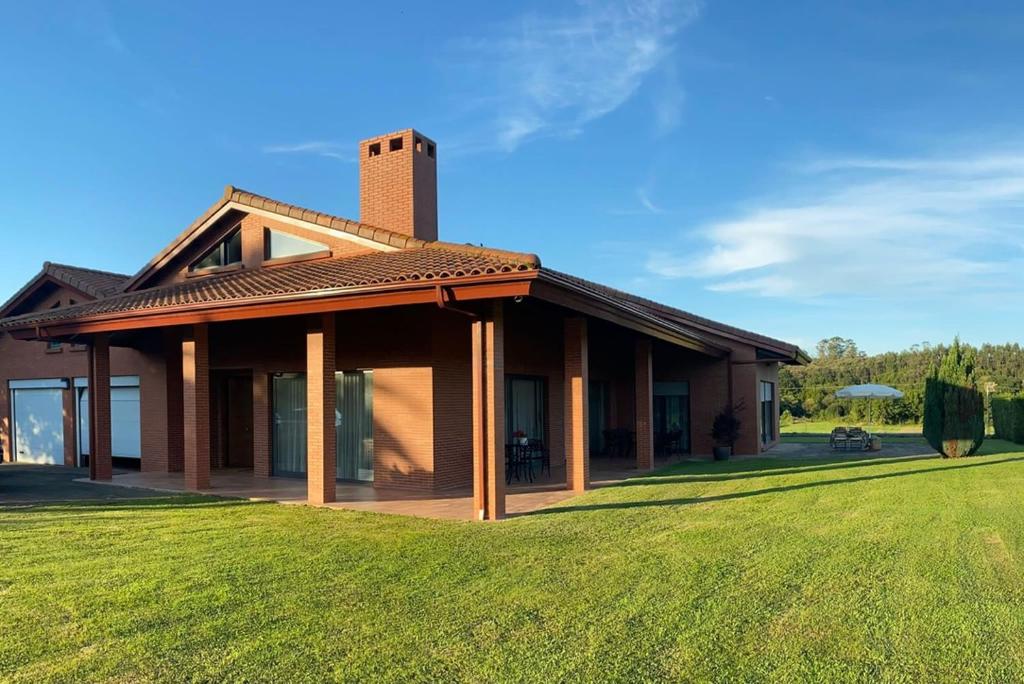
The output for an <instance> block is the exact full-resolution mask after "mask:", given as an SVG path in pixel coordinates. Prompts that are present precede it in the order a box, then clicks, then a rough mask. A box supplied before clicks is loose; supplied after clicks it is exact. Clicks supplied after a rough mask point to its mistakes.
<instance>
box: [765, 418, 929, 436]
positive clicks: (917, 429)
mask: <svg viewBox="0 0 1024 684" xmlns="http://www.w3.org/2000/svg"><path fill="white" fill-rule="evenodd" d="M844 421H845V422H844ZM837 426H843V427H850V426H854V427H858V426H859V427H862V428H865V429H867V421H864V420H861V421H856V420H855V421H852V422H851V421H850V420H849V419H843V418H834V419H832V420H798V421H794V422H792V423H789V424H788V425H783V426H782V427H781V428H779V431H780V432H781V433H782V434H783V435H786V434H793V433H797V434H810V435H827V434H829V433H830V432H832V428H834V427H837ZM871 431H872V432H877V433H879V434H881V435H898V434H908V435H920V434H921V426H920V425H881V424H877V425H872V426H871Z"/></svg>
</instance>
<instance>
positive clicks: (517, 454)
mask: <svg viewBox="0 0 1024 684" xmlns="http://www.w3.org/2000/svg"><path fill="white" fill-rule="evenodd" d="M513 476H514V477H515V478H516V482H519V481H520V480H521V479H522V478H523V476H525V477H526V479H527V480H528V481H530V482H533V463H532V460H531V457H530V451H529V445H527V444H506V445H505V484H511V483H512V477H513Z"/></svg>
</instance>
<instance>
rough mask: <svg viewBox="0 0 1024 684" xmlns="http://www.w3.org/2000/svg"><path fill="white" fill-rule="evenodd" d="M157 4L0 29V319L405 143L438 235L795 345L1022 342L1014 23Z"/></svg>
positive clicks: (985, 12) (14, 11)
mask: <svg viewBox="0 0 1024 684" xmlns="http://www.w3.org/2000/svg"><path fill="white" fill-rule="evenodd" d="M161 5H162V6H158V5H157V3H134V2H120V3H115V2H99V1H95V0H80V1H76V2H56V3H47V4H45V5H42V4H39V3H17V4H16V3H7V4H6V5H5V7H4V8H3V15H2V16H3V21H2V22H0V63H2V64H3V65H4V66H3V68H2V69H0V105H2V106H0V154H2V158H3V162H2V163H0V205H2V206H3V209H4V218H3V224H2V227H0V231H2V235H3V237H4V240H3V243H2V244H3V248H4V250H5V252H6V255H5V256H6V258H4V259H3V264H4V268H3V269H0V292H3V293H5V294H4V297H5V296H6V295H7V294H10V293H13V292H14V291H15V290H16V289H17V288H18V287H20V286H21V285H22V284H23V283H24V282H25V281H26V280H27V279H28V278H30V277H31V276H32V275H33V274H34V273H36V272H37V271H38V269H39V267H40V265H41V263H42V262H43V261H44V260H52V261H60V262H67V263H73V264H77V265H82V266H91V267H95V268H103V269H110V270H115V271H122V272H126V273H127V272H134V271H135V270H137V269H138V268H139V267H140V266H141V265H142V264H143V263H144V262H145V261H146V260H147V259H148V258H149V257H150V256H152V254H153V253H155V252H156V251H157V250H159V249H160V248H161V247H162V246H163V245H164V244H166V243H167V242H168V241H169V240H170V239H171V238H172V237H173V236H174V235H176V234H177V233H178V232H179V231H181V230H182V229H183V228H184V227H185V226H186V225H188V224H189V223H190V222H191V221H192V220H193V219H194V218H195V217H196V216H197V215H199V214H200V213H201V212H202V211H203V210H204V209H206V207H207V206H209V205H210V204H211V203H212V202H213V201H214V200H216V199H217V197H218V196H219V195H220V193H221V192H222V190H223V187H224V185H225V184H228V183H232V184H235V185H237V186H239V187H243V188H246V189H248V190H252V191H254V192H258V193H261V194H265V195H270V196H272V197H275V198H277V199H281V200H284V201H289V202H293V203H296V204H300V205H305V206H309V207H313V208H317V209H320V210H323V211H328V212H332V213H337V214H341V215H343V216H350V217H353V218H358V185H357V180H358V169H357V164H356V160H355V156H356V155H355V149H356V142H357V141H358V140H359V139H360V138H364V137H370V136H372V135H376V134H379V133H383V132H386V131H391V130H394V129H399V128H405V127H409V126H413V127H416V128H418V129H420V130H422V131H423V132H424V133H426V134H427V135H429V136H431V137H433V138H434V139H436V140H437V141H438V158H439V164H440V180H439V185H440V188H439V192H440V230H441V235H442V238H443V239H447V240H451V241H457V242H482V243H485V244H488V245H493V246H497V247H506V248H510V249H517V250H524V251H534V252H537V253H539V254H540V255H541V257H542V259H543V261H544V263H545V265H547V266H551V267H554V268H558V269H561V270H566V271H570V272H572V273H575V274H578V275H581V276H585V277H589V278H593V279H596V280H600V281H602V282H606V283H608V284H611V285H614V286H617V287H622V288H624V289H627V290H631V291H634V292H637V293H639V294H643V295H646V296H650V297H653V298H656V299H660V300H662V301H665V302H667V303H670V304H673V305H676V306H679V307H681V308H684V309H687V310H690V311H693V312H695V313H699V314H702V315H705V316H710V317H712V318H716V319H719V320H722V321H726V322H729V323H732V324H735V325H739V326H742V327H747V328H750V329H753V330H756V331H759V332H762V333H765V334H770V335H773V336H776V337H781V338H783V339H788V340H792V341H794V342H797V343H799V344H801V345H804V346H805V347H806V348H813V345H814V343H815V341H816V340H818V339H820V338H822V337H828V336H832V335H842V336H844V337H852V338H854V339H855V340H857V341H858V343H859V344H860V345H861V346H862V348H865V349H867V350H869V351H872V352H875V351H884V350H889V349H900V348H904V347H907V346H909V345H911V344H914V343H916V342H921V341H930V342H932V343H938V342H944V341H949V340H951V339H952V337H953V336H954V335H955V334H958V333H959V334H960V335H961V337H962V338H963V339H965V340H967V341H970V342H976V343H977V342H984V341H990V342H1005V341H1019V340H1021V338H1022V336H1024V335H1022V333H1024V322H1022V316H1021V315H1020V314H1021V304H1020V302H1021V295H1022V294H1024V276H1022V273H1024V135H1022V133H1024V131H1022V128H1024V121H1022V118H1021V112H1022V111H1024V88H1021V83H1024V60H1022V59H1021V58H1020V56H1021V45H1024V6H1021V5H1020V3H1016V2H1006V3H999V2H986V3H972V4H971V5H970V6H968V4H966V3H961V2H942V1H935V0H933V1H930V2H909V1H905V2H900V3H891V2H866V1H864V2H829V3H821V2H786V3H762V2H736V1H733V2H724V1H722V2H715V1H714V0H707V1H705V2H688V1H685V0H684V1H682V2H675V3H670V2H659V1H657V0H651V1H649V2H634V3H612V2H578V3H576V2H565V3H556V2H537V3H518V4H517V3H486V2H445V3H436V2H432V3H427V2H423V3H408V4H405V3H403V4H399V5H392V4H391V3H387V2H378V3H323V4H322V5H317V4H315V3H304V2H297V3H288V4H284V5H281V4H279V3H274V4H271V3H266V4H263V3H259V2H246V3H233V2H218V3H190V2H177V3H161ZM894 5H895V6H894Z"/></svg>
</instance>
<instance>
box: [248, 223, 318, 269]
mask: <svg viewBox="0 0 1024 684" xmlns="http://www.w3.org/2000/svg"><path fill="white" fill-rule="evenodd" d="M329 249H330V248H329V247H328V246H327V245H325V244H324V243H322V242H316V241H314V240H307V239H306V238H300V237H299V236H297V235H292V234H291V233H282V232H281V231H278V230H272V229H270V228H264V229H263V258H264V259H267V260H268V261H269V260H270V259H283V258H285V257H294V256H302V255H306V254H316V253H318V252H326V251H328V250H329Z"/></svg>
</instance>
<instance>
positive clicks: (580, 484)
mask: <svg viewBox="0 0 1024 684" xmlns="http://www.w3.org/2000/svg"><path fill="white" fill-rule="evenodd" d="M564 331H565V441H566V447H565V452H566V467H565V473H566V474H565V480H566V486H567V487H568V488H569V489H572V490H573V491H577V492H578V491H582V490H584V489H586V488H587V487H588V486H590V449H589V437H590V436H589V434H588V428H587V423H588V419H589V416H588V413H589V408H588V400H587V388H588V375H589V373H588V361H587V356H588V338H589V335H588V329H587V319H585V318H583V317H571V318H566V319H565V324H564Z"/></svg>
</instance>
